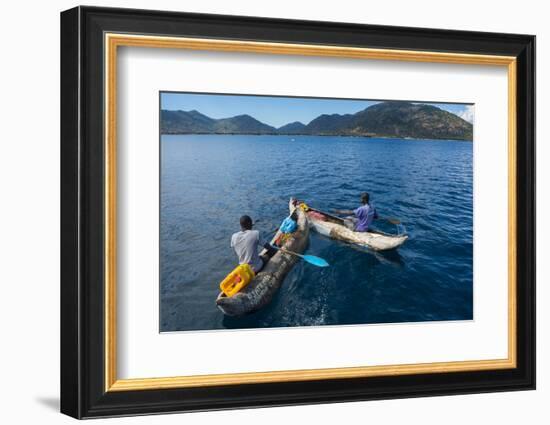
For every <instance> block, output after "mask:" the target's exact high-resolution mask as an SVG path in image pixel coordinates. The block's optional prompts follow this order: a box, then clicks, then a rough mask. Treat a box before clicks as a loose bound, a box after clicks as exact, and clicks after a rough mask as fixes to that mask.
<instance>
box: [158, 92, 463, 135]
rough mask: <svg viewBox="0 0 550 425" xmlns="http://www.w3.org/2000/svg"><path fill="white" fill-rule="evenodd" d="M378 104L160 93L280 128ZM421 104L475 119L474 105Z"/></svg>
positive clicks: (178, 102)
mask: <svg viewBox="0 0 550 425" xmlns="http://www.w3.org/2000/svg"><path fill="white" fill-rule="evenodd" d="M376 103H379V101H370V100H348V99H318V98H295V97H274V96H242V95H218V94H195V93H164V92H163V93H161V108H162V109H168V110H182V111H191V110H193V109H195V110H197V111H199V112H201V113H202V114H204V115H207V116H209V117H211V118H228V117H233V116H235V115H242V114H248V115H250V116H253V117H254V118H256V119H257V120H260V121H261V122H263V123H265V124H269V125H271V126H273V127H280V126H282V125H284V124H288V123H290V122H294V121H301V122H302V123H304V124H308V123H309V122H310V121H311V120H313V119H314V118H316V117H318V116H319V115H321V114H353V113H355V112H358V111H361V110H363V109H365V108H367V107H368V106H371V105H374V104H376ZM415 103H416V102H415ZM418 103H420V102H418ZM422 103H426V104H430V105H434V106H437V107H439V108H441V109H445V110H447V111H449V112H452V113H453V114H456V115H458V116H461V117H462V118H464V119H466V120H468V121H470V122H472V121H473V106H472V105H466V104H448V103H429V102H422Z"/></svg>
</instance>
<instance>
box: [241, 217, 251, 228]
mask: <svg viewBox="0 0 550 425" xmlns="http://www.w3.org/2000/svg"><path fill="white" fill-rule="evenodd" d="M239 221H240V223H241V228H242V229H243V230H250V229H252V219H251V218H250V216H248V215H243V216H242V217H241V219H240V220H239Z"/></svg>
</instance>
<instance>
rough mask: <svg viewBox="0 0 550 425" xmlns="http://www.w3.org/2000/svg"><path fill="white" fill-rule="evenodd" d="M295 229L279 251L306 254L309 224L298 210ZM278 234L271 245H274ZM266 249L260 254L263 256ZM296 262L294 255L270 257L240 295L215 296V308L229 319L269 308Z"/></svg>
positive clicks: (280, 254)
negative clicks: (229, 317)
mask: <svg viewBox="0 0 550 425" xmlns="http://www.w3.org/2000/svg"><path fill="white" fill-rule="evenodd" d="M295 208H296V207H295V206H294V203H293V199H291V200H290V202H289V210H290V213H292V212H293V211H294V209H295ZM297 213H298V222H297V224H298V229H297V230H296V231H295V232H294V233H292V235H291V236H290V237H289V239H288V240H287V241H286V242H285V243H284V244H283V246H282V248H284V249H287V250H289V251H293V252H296V253H298V254H301V253H303V252H304V251H305V249H306V247H307V244H308V238H309V224H308V221H307V217H306V214H305V212H304V211H302V209H300V208H298V209H297ZM279 235H280V232H279V231H277V233H276V234H275V236H274V237H273V239H272V241H271V243H273V242H274V241H275V240H276V239H277V237H279ZM264 253H265V250H264V251H262V254H264ZM297 261H299V259H298V257H296V256H295V255H291V254H287V253H284V252H282V251H277V253H276V254H275V255H274V256H273V257H271V258H270V259H269V261H268V263H267V264H266V265H265V267H264V268H263V269H262V271H261V272H260V273H258V274H257V275H256V276H255V277H254V279H253V280H252V282H250V283H249V284H248V285H247V286H246V287H245V288H243V289H242V290H241V291H240V292H238V293H237V294H235V295H233V296H232V297H227V296H226V295H225V294H224V293H223V292H220V293H219V294H218V297H217V298H216V305H217V306H218V308H219V309H220V310H221V311H222V312H223V313H224V314H226V315H228V316H242V315H244V314H248V313H252V312H254V311H257V310H259V309H261V308H263V307H265V306H266V305H268V304H269V303H270V302H271V300H272V299H273V296H274V295H275V294H276V292H277V291H278V290H279V288H280V287H281V285H282V283H283V281H284V280H285V277H286V275H287V274H288V273H289V272H290V270H292V267H294V264H296V262H297Z"/></svg>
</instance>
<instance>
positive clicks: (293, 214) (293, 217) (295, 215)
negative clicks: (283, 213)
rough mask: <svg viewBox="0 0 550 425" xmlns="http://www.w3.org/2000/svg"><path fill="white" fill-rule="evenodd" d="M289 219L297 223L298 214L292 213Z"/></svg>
mask: <svg viewBox="0 0 550 425" xmlns="http://www.w3.org/2000/svg"><path fill="white" fill-rule="evenodd" d="M290 218H291V219H292V220H294V221H298V212H297V211H296V210H294V211H292V214H290Z"/></svg>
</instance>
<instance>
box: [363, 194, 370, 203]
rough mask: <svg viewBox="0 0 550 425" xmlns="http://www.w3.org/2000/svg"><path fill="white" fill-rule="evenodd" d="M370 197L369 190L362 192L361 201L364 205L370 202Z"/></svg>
mask: <svg viewBox="0 0 550 425" xmlns="http://www.w3.org/2000/svg"><path fill="white" fill-rule="evenodd" d="M369 198H370V196H369V194H368V193H367V192H363V193H362V194H361V203H362V204H363V205H365V204H368V203H369Z"/></svg>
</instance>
